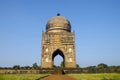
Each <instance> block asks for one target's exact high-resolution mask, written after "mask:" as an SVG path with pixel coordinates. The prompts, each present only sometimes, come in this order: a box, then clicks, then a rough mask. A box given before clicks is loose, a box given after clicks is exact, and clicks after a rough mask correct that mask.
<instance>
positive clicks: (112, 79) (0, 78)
mask: <svg viewBox="0 0 120 80" xmlns="http://www.w3.org/2000/svg"><path fill="white" fill-rule="evenodd" d="M68 75H69V76H72V77H74V78H76V79H77V80H120V74H117V73H109V74H108V73H104V74H100V73H98V74H68ZM43 76H46V75H45V74H0V80H36V79H39V78H41V77H43Z"/></svg>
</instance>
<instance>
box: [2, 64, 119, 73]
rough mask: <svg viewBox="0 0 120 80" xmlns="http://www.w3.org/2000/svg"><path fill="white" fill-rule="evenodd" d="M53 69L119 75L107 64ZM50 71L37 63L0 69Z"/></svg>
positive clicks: (117, 67) (117, 71) (115, 67)
mask: <svg viewBox="0 0 120 80" xmlns="http://www.w3.org/2000/svg"><path fill="white" fill-rule="evenodd" d="M54 68H62V69H63V70H64V72H65V73H120V66H108V65H107V64H104V63H100V64H98V65H97V66H88V67H84V68H80V67H79V65H78V64H77V65H76V68H64V67H63V66H55V65H54ZM54 68H52V69H49V68H48V69H41V68H40V66H38V65H37V63H34V64H33V65H32V66H22V67H21V66H20V65H14V66H13V67H0V69H15V70H17V69H18V70H30V69H36V70H39V73H48V72H51V71H53V70H54Z"/></svg>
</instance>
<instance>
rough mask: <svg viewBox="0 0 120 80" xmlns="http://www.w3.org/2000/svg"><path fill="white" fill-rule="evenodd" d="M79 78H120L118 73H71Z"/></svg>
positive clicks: (85, 79)
mask: <svg viewBox="0 0 120 80" xmlns="http://www.w3.org/2000/svg"><path fill="white" fill-rule="evenodd" d="M69 76H73V77H74V78H76V79H77V80H120V74H117V73H101V74H100V73H96V74H69Z"/></svg>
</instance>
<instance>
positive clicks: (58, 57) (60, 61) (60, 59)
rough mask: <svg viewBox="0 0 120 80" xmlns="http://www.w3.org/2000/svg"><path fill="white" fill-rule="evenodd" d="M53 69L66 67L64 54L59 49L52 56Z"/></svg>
mask: <svg viewBox="0 0 120 80" xmlns="http://www.w3.org/2000/svg"><path fill="white" fill-rule="evenodd" d="M52 61H53V67H64V62H65V58H64V54H63V52H62V51H61V50H59V49H57V50H56V51H55V52H54V53H53V55H52Z"/></svg>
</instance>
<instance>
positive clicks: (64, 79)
mask: <svg viewBox="0 0 120 80" xmlns="http://www.w3.org/2000/svg"><path fill="white" fill-rule="evenodd" d="M40 80H76V79H74V78H72V77H71V76H67V75H62V74H61V75H60V74H59V75H58V74H53V75H50V76H48V77H45V78H43V79H40Z"/></svg>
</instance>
